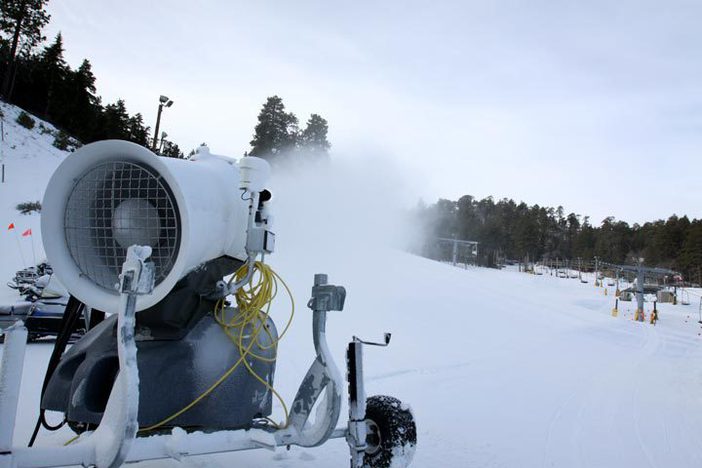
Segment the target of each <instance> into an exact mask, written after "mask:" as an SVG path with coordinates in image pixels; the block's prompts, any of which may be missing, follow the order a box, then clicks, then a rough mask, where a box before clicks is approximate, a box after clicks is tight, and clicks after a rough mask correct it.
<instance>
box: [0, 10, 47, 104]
mask: <svg viewBox="0 0 702 468" xmlns="http://www.w3.org/2000/svg"><path fill="white" fill-rule="evenodd" d="M47 3H48V0H2V2H0V33H2V35H3V37H7V39H4V40H5V41H6V42H7V43H9V50H8V53H7V56H6V57H5V64H6V65H5V67H4V73H3V75H4V76H3V80H2V94H3V96H5V99H7V100H10V99H11V97H12V90H13V82H14V77H15V73H16V71H17V55H18V50H19V46H20V39H21V40H22V43H23V45H24V47H25V48H26V49H27V50H31V49H32V48H34V47H36V45H37V44H39V43H40V42H42V41H43V40H44V39H46V38H45V37H44V36H43V35H42V33H41V30H42V28H43V27H44V26H46V25H47V24H48V23H49V19H50V18H51V15H49V14H48V13H47V12H46V11H45V10H44V7H45V6H46V4H47Z"/></svg>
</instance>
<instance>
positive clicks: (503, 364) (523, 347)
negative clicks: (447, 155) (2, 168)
mask: <svg viewBox="0 0 702 468" xmlns="http://www.w3.org/2000/svg"><path fill="white" fill-rule="evenodd" d="M213 151H216V148H213ZM49 157H50V156H45V159H48V158H49ZM55 158H56V161H58V160H59V158H60V156H59V155H56V156H55ZM35 160H36V159H31V157H30V156H28V155H27V156H26V159H25V161H26V162H25V163H24V165H25V166H26V167H24V168H23V170H24V171H25V172H24V173H25V175H26V177H29V176H30V175H32V176H33V175H34V174H35V172H34V171H33V169H32V161H35ZM21 165H22V163H20V166H21ZM366 167H368V166H364V165H363V164H358V165H353V164H351V165H338V164H337V165H335V166H334V167H333V168H331V169H327V170H320V171H315V172H314V173H305V174H293V175H291V176H290V177H281V178H278V179H277V180H276V181H274V192H275V196H276V200H277V204H276V207H275V212H276V214H277V227H276V232H277V240H278V245H277V249H278V251H277V252H276V253H275V254H273V255H272V256H270V258H269V260H270V262H271V264H272V266H273V267H274V268H275V269H276V270H277V271H278V272H279V273H280V274H281V276H282V277H283V278H284V279H285V280H286V281H287V282H288V284H289V286H290V287H291V289H292V291H293V293H294V295H295V300H296V304H297V309H296V316H295V322H294V325H293V327H292V329H291V331H290V334H289V335H288V336H286V338H285V339H284V341H283V342H282V343H281V347H280V356H279V360H278V365H277V369H276V386H277V387H278V389H279V391H280V392H281V394H282V395H283V396H285V397H286V398H287V399H292V397H293V396H294V394H295V391H296V390H297V386H298V385H299V383H300V379H301V378H302V376H303V375H304V373H305V371H306V370H307V367H308V366H309V364H310V363H311V360H312V358H313V345H312V339H311V314H310V312H309V310H308V309H306V308H305V307H304V305H305V304H306V302H307V299H308V297H309V292H310V287H311V281H312V276H313V274H314V273H320V272H324V273H328V274H329V277H330V281H331V282H334V283H337V284H343V285H344V286H346V287H347V290H348V296H347V303H346V309H345V310H344V311H343V312H335V313H330V316H329V322H328V325H327V333H328V338H329V341H330V346H331V349H332V351H333V353H334V354H335V357H336V359H337V362H338V363H339V364H340V365H343V358H344V350H345V346H346V343H347V342H348V340H349V339H350V338H351V336H352V335H354V334H355V335H358V336H360V337H363V338H367V339H379V338H380V337H381V336H382V333H383V332H386V331H389V332H392V333H393V340H392V343H391V345H390V347H389V348H387V349H379V348H378V349H376V348H369V349H368V350H367V352H366V353H365V357H366V366H367V367H366V375H367V387H368V391H369V393H370V394H390V395H394V396H397V397H399V398H400V399H402V400H403V401H406V402H407V403H409V404H410V405H411V406H412V408H413V410H414V413H415V416H416V418H417V424H418V447H417V452H416V457H415V462H414V465H413V466H416V467H439V466H441V467H468V466H479V467H518V468H523V467H552V466H553V467H641V466H647V467H697V466H700V464H702V448H701V447H700V445H699V444H698V443H697V437H698V436H697V434H700V433H702V416H700V415H702V392H701V391H700V390H702V372H701V371H700V370H699V365H698V363H699V362H700V358H701V357H702V355H701V354H702V353H701V348H700V346H701V345H702V335H700V333H701V332H700V325H699V324H698V323H697V315H696V314H697V305H696V302H693V305H691V306H672V305H662V306H660V307H659V308H660V321H659V323H658V325H656V326H655V327H654V326H651V325H648V324H642V323H636V322H633V321H632V320H631V318H632V314H633V305H632V304H631V303H622V304H621V307H620V314H619V316H618V317H612V315H611V309H612V307H613V302H614V298H613V290H612V289H613V288H609V290H608V293H609V294H608V295H607V296H605V295H604V292H603V289H601V288H595V287H594V286H593V284H592V280H591V281H590V282H589V283H587V284H582V283H580V282H579V281H577V280H571V279H559V278H556V277H552V276H548V275H544V276H535V275H527V274H523V273H517V272H515V271H497V270H489V269H481V268H470V269H468V270H463V269H460V268H454V267H451V266H449V265H444V264H440V263H436V262H432V261H430V260H426V259H423V258H419V257H415V256H412V255H408V254H406V253H403V252H401V251H399V250H398V249H396V248H393V245H396V244H398V243H399V239H402V238H403V226H402V224H401V221H400V218H399V217H395V216H393V215H392V214H393V213H394V212H395V211H394V209H393V207H394V206H395V203H394V202H393V197H392V191H393V189H394V188H396V187H397V186H398V185H399V182H398V181H395V180H394V179H393V177H392V171H389V170H388V171H385V170H382V171H380V170H379V171H374V172H369V171H367V170H366ZM374 167H377V166H374ZM48 172H49V171H42V172H41V174H40V176H36V179H35V180H37V184H39V183H42V180H39V179H40V177H42V178H43V182H44V183H45V182H46V179H47V177H48ZM39 191H40V190H39ZM4 203H5V201H4V199H3V204H4ZM45 235H49V233H45ZM12 248H13V247H12V244H11V243H9V244H3V247H2V252H0V253H1V254H2V255H9V254H11V249H12ZM287 313H288V306H287V304H286V302H285V300H284V299H283V298H281V299H280V300H279V301H278V302H277V305H276V311H275V315H274V318H276V319H277V321H278V323H282V321H283V320H284V319H285V317H286V316H287ZM50 351H51V345H50V344H48V343H38V344H32V345H30V347H29V352H28V356H27V364H26V366H25V375H24V378H23V385H24V387H23V388H24V391H23V393H22V402H21V414H20V417H19V421H20V422H19V424H18V426H17V428H16V435H17V442H18V443H22V442H25V441H26V440H27V439H28V437H29V434H30V432H31V429H32V427H33V423H34V418H35V417H36V407H37V399H38V393H39V387H40V382H41V378H42V376H43V372H44V369H45V366H46V361H47V359H48V356H49V354H50ZM274 415H275V417H276V419H282V413H281V408H280V407H279V406H278V405H275V414H274ZM342 419H343V416H342ZM71 436H72V434H71V433H70V431H68V430H66V429H63V430H61V431H59V432H58V433H54V434H47V433H45V432H44V433H42V435H41V436H40V438H39V440H38V443H39V444H54V445H58V444H60V443H62V442H65V441H66V440H68V439H69V438H70V437H71ZM347 457H348V451H347V447H346V444H345V442H344V441H343V440H335V441H331V442H329V443H328V444H325V445H324V446H322V447H319V448H315V449H301V448H296V447H293V448H292V449H291V450H290V451H286V450H284V449H283V450H278V451H277V452H275V453H272V452H268V451H264V450H260V451H253V452H242V453H235V454H224V455H218V456H208V457H195V458H192V459H186V460H184V461H183V462H182V464H183V465H184V466H198V467H210V466H221V467H225V466H242V467H267V466H270V467H279V468H283V467H303V466H304V467H319V468H328V467H337V466H347V463H348V461H347ZM174 464H175V462H173V461H162V462H155V463H154V462H152V463H148V464H142V466H158V467H170V466H174Z"/></svg>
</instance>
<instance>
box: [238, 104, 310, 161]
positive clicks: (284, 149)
mask: <svg viewBox="0 0 702 468" xmlns="http://www.w3.org/2000/svg"><path fill="white" fill-rule="evenodd" d="M297 123H298V120H297V117H295V114H293V113H292V112H290V113H288V112H285V105H284V104H283V100H282V99H281V98H280V97H278V96H271V97H269V98H268V99H266V103H265V104H263V107H262V109H261V112H260V113H259V114H258V124H256V128H255V130H254V137H253V140H251V142H250V144H251V151H250V152H249V154H250V155H251V156H258V157H259V158H264V159H267V160H269V161H272V162H273V161H279V160H280V159H281V157H282V156H283V155H284V154H286V153H290V152H291V151H292V150H293V149H295V147H296V146H297V141H298V133H299V132H298V128H297Z"/></svg>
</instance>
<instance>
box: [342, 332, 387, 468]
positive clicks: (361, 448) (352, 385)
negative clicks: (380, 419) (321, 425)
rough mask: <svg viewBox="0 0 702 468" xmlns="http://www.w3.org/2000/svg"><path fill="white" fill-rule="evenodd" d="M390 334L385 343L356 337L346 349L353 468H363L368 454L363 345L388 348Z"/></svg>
mask: <svg viewBox="0 0 702 468" xmlns="http://www.w3.org/2000/svg"><path fill="white" fill-rule="evenodd" d="M391 337H392V335H391V334H390V333H385V335H384V342H383V343H375V342H372V341H363V340H361V339H360V338H358V337H356V336H354V337H353V340H352V341H351V342H350V343H349V345H348V348H347V349H346V379H347V380H348V384H349V424H348V430H347V432H346V442H347V443H348V444H349V451H350V452H351V468H362V467H363V457H364V455H365V452H366V437H367V435H368V428H367V426H366V389H365V384H364V381H363V345H369V346H381V347H386V346H388V345H389V344H390V338H391Z"/></svg>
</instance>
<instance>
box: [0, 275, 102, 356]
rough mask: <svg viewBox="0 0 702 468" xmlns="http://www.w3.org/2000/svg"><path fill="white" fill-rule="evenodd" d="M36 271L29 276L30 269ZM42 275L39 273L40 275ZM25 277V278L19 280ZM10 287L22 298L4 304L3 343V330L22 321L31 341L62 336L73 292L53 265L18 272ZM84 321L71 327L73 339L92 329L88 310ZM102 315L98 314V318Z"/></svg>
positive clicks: (0, 322) (0, 312)
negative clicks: (64, 317) (59, 276)
mask: <svg viewBox="0 0 702 468" xmlns="http://www.w3.org/2000/svg"><path fill="white" fill-rule="evenodd" d="M28 271H30V272H32V275H27V274H26V272H28ZM40 273H41V276H36V275H37V274H40ZM18 278H23V280H22V281H17V280H18ZM8 286H10V287H12V288H13V289H15V290H17V292H18V293H19V295H20V296H21V297H22V299H21V300H18V301H16V302H14V303H11V304H2V305H0V343H2V342H3V341H4V339H5V337H4V334H3V330H4V329H6V328H9V327H10V326H12V325H13V324H14V323H15V322H17V321H19V320H21V321H23V322H24V325H25V326H26V327H27V330H28V339H29V341H35V340H37V339H39V338H43V337H45V336H54V337H55V336H58V334H59V333H60V331H61V328H62V326H61V324H62V320H63V314H64V311H65V309H66V304H67V302H68V299H69V294H68V292H67V291H66V288H65V287H64V286H63V285H62V284H61V282H60V281H59V280H58V279H57V278H56V276H55V275H53V274H52V269H51V267H50V266H49V265H48V264H46V263H42V264H39V265H37V266H36V267H30V268H27V269H25V270H21V271H19V272H17V274H16V275H15V277H14V278H13V281H12V283H11V284H8ZM85 312H86V313H84V314H83V315H82V317H81V320H79V321H78V322H76V325H75V326H74V327H73V328H72V329H71V339H72V340H75V339H77V338H78V337H80V336H82V335H83V334H84V333H85V331H86V330H87V329H88V328H89V325H90V323H91V322H90V320H91V314H90V310H86V311H85ZM98 316H99V314H96V316H95V318H97V317H98Z"/></svg>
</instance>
